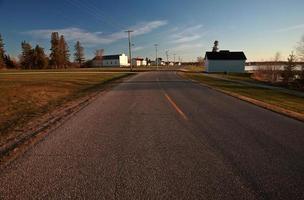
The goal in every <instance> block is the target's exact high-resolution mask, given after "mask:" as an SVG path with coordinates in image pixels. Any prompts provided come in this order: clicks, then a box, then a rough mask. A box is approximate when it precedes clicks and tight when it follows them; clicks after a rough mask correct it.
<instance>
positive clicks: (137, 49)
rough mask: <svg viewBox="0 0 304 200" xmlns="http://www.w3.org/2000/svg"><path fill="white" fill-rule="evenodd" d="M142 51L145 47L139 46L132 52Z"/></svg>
mask: <svg viewBox="0 0 304 200" xmlns="http://www.w3.org/2000/svg"><path fill="white" fill-rule="evenodd" d="M142 49H144V47H141V46H138V47H134V48H133V49H132V50H133V51H140V50H142Z"/></svg>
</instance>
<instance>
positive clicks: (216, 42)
mask: <svg viewBox="0 0 304 200" xmlns="http://www.w3.org/2000/svg"><path fill="white" fill-rule="evenodd" d="M218 46H219V41H217V40H215V41H214V45H213V48H212V51H213V52H217V51H218V50H219V48H218Z"/></svg>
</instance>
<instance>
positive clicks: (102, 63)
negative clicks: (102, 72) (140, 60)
mask: <svg viewBox="0 0 304 200" xmlns="http://www.w3.org/2000/svg"><path fill="white" fill-rule="evenodd" d="M92 65H93V67H126V66H129V63H128V56H126V55H125V54H119V55H107V56H103V57H102V58H101V59H96V58H94V59H93V61H92Z"/></svg>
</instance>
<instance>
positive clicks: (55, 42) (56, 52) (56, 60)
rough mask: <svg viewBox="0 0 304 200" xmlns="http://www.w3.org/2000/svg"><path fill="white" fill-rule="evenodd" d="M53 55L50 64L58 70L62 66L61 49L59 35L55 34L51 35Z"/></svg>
mask: <svg viewBox="0 0 304 200" xmlns="http://www.w3.org/2000/svg"><path fill="white" fill-rule="evenodd" d="M50 50H51V54H50V64H51V66H52V67H53V68H55V69H58V68H59V66H60V47H59V34H58V32H53V33H52V35H51V49H50Z"/></svg>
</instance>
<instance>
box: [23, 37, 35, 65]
mask: <svg viewBox="0 0 304 200" xmlns="http://www.w3.org/2000/svg"><path fill="white" fill-rule="evenodd" d="M21 51H22V53H21V59H20V63H21V67H22V68H23V69H31V68H32V65H33V49H32V46H31V45H30V44H29V43H27V42H26V41H23V42H22V43H21Z"/></svg>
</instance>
